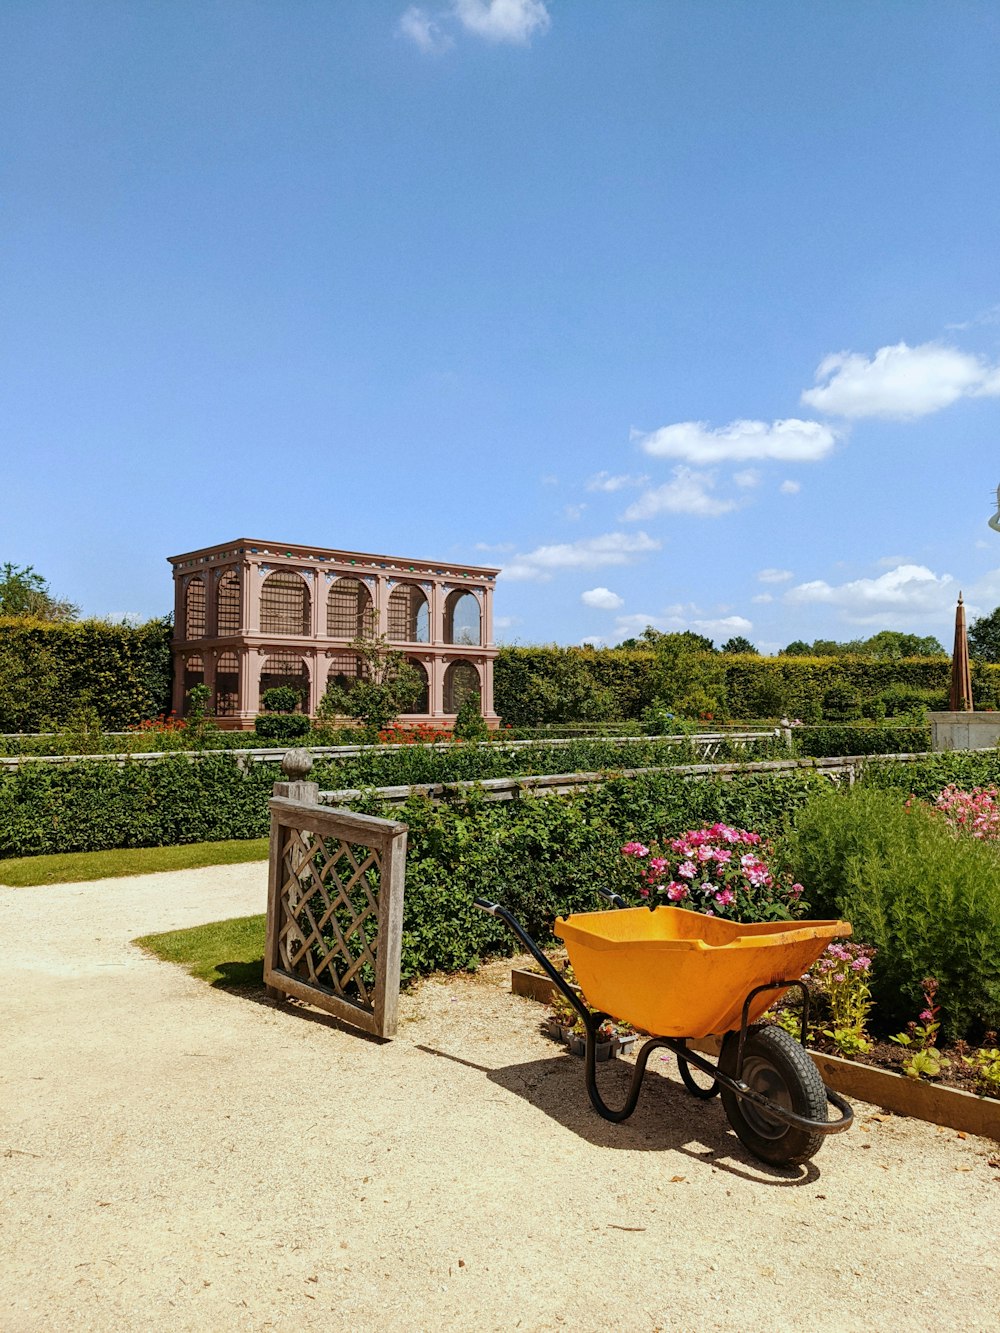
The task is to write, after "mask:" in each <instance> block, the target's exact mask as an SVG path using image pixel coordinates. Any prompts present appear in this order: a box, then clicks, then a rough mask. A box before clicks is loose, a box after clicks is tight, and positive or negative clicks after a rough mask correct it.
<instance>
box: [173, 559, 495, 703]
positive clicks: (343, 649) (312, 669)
mask: <svg viewBox="0 0 1000 1333" xmlns="http://www.w3.org/2000/svg"><path fill="white" fill-rule="evenodd" d="M169 560H170V564H171V565H172V566H173V572H174V641H173V655H174V692H173V708H174V711H175V712H176V713H177V714H178V715H180V714H182V713H183V711H184V706H185V696H186V694H187V691H188V690H190V689H191V688H192V687H193V686H194V685H200V684H205V685H207V686H208V688H209V690H210V691H211V695H212V708H213V710H214V712H215V715H216V717H217V718H218V720H219V724H220V725H221V726H223V727H230V728H251V727H252V726H253V721H254V718H255V717H256V716H257V714H258V713H259V712H260V710H261V695H262V693H263V691H264V690H266V689H270V688H271V687H272V686H274V685H291V686H293V687H294V688H295V689H297V690H299V691H300V694H301V698H302V699H303V705H302V711H303V712H309V713H311V714H315V713H316V710H317V708H318V706H319V701H320V700H321V699H322V697H323V695H324V693H325V691H326V687H327V684H328V683H329V682H330V681H333V680H337V679H338V678H339V679H340V680H341V682H343V681H344V680H348V681H349V680H351V679H352V678H356V677H357V676H358V674H359V671H360V664H359V662H358V658H357V655H356V654H355V653H353V652H351V649H350V646H349V645H350V642H351V640H352V639H355V638H358V637H359V636H362V635H380V634H384V635H385V636H386V637H387V639H388V640H389V642H390V643H391V644H392V645H393V647H395V648H398V649H399V651H400V652H402V653H404V654H405V656H406V658H407V660H408V661H409V662H410V663H411V664H412V665H413V666H414V667H416V668H417V670H418V671H419V672H420V674H421V676H422V677H423V681H424V692H423V695H422V697H421V698H420V699H418V700H417V704H416V707H415V709H414V711H413V712H412V713H408V714H405V715H404V718H403V719H402V720H403V721H404V722H428V723H431V724H436V725H445V726H446V725H449V724H450V723H451V722H452V721H453V720H454V718H455V714H456V713H457V712H458V708H459V705H460V704H461V702H462V700H463V698H465V696H466V695H467V694H477V695H478V696H479V699H480V704H481V707H482V711H483V715H484V717H485V718H486V720H487V722H488V723H489V724H490V725H491V726H496V725H497V721H498V719H497V716H496V714H495V713H494V711H493V661H494V658H495V657H496V651H497V650H496V647H495V645H494V643H493V589H494V586H495V582H496V576H497V574H498V573H499V570H496V569H482V568H479V567H476V566H472V565H456V564H454V563H452V562H450V561H441V560H407V559H403V558H402V557H401V556H388V555H364V554H361V553H360V552H357V551H332V550H327V549H325V548H321V547H316V546H293V545H288V544H285V543H278V542H264V541H252V540H251V539H250V538H248V537H241V538H239V540H237V541H233V542H226V543H225V544H223V545H220V546H208V547H205V548H204V549H203V550H200V551H189V552H188V553H187V554H186V555H173V556H170V557H169Z"/></svg>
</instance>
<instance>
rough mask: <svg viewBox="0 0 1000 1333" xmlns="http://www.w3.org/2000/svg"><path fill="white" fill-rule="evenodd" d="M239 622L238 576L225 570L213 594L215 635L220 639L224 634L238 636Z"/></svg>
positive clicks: (233, 571)
mask: <svg viewBox="0 0 1000 1333" xmlns="http://www.w3.org/2000/svg"><path fill="white" fill-rule="evenodd" d="M240 620H241V616H240V576H239V575H238V574H237V572H236V570H235V569H226V570H223V572H222V577H221V578H220V579H219V587H218V591H217V592H216V594H215V629H216V633H217V634H218V635H219V637H220V638H221V637H222V636H223V635H226V634H239V632H240V629H241V628H242V626H241V625H240Z"/></svg>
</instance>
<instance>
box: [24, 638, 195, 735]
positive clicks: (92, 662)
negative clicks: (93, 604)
mask: <svg viewBox="0 0 1000 1333" xmlns="http://www.w3.org/2000/svg"><path fill="white" fill-rule="evenodd" d="M172 632H173V631H172V627H171V624H170V621H169V620H168V619H164V620H150V621H148V622H147V623H146V624H144V625H110V624H107V623H105V622H104V621H100V620H81V621H77V622H69V623H60V622H53V621H42V620H22V619H16V618H12V619H0V731H37V730H39V728H40V727H41V725H42V722H43V719H50V720H52V721H53V722H55V723H56V724H60V723H62V722H64V721H66V720H67V719H68V718H69V716H70V714H71V713H73V712H74V711H76V710H79V709H80V708H86V707H92V708H94V709H95V710H96V711H97V713H98V715H99V717H100V719H101V724H102V726H103V727H105V728H106V729H107V730H109V731H118V730H121V729H123V728H125V727H131V726H135V725H137V724H138V723H140V722H142V721H143V720H144V719H145V718H149V717H155V716H156V714H157V713H162V712H165V711H166V710H167V709H169V707H170V682H171V662H170V638H171V634H172Z"/></svg>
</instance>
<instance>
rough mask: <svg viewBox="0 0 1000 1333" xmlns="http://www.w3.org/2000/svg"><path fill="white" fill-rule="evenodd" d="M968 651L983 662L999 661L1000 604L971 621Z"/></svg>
mask: <svg viewBox="0 0 1000 1333" xmlns="http://www.w3.org/2000/svg"><path fill="white" fill-rule="evenodd" d="M969 652H970V653H972V655H973V657H978V658H980V659H981V660H982V661H984V662H1000V606H998V607H997V608H996V609H995V610H993V611H991V612H990V614H989V615H988V616H980V617H979V619H978V620H974V621H973V622H972V624H971V625H970V627H969Z"/></svg>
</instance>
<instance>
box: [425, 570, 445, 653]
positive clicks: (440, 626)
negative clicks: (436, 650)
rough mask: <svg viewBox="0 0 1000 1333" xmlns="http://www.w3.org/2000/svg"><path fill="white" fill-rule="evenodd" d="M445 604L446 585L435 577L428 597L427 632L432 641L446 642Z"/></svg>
mask: <svg viewBox="0 0 1000 1333" xmlns="http://www.w3.org/2000/svg"><path fill="white" fill-rule="evenodd" d="M444 604H445V591H444V585H443V584H442V583H440V582H439V581H438V580H437V579H433V580H432V581H431V591H430V596H429V597H428V598H427V618H428V625H427V633H428V636H429V639H430V642H431V643H444Z"/></svg>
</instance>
